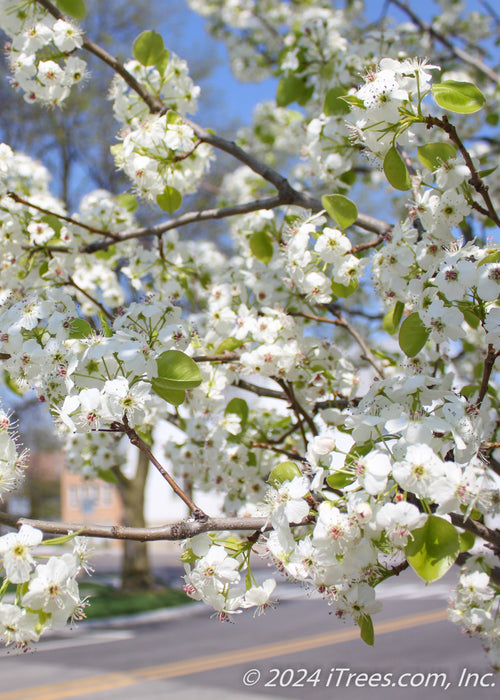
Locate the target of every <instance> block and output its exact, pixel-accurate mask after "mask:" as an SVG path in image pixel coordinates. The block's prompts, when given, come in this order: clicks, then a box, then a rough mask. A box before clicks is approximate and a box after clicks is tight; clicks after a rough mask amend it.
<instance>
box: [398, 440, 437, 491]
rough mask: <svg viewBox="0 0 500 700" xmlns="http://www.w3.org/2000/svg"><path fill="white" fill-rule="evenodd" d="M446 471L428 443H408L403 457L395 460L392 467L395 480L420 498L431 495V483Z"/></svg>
mask: <svg viewBox="0 0 500 700" xmlns="http://www.w3.org/2000/svg"><path fill="white" fill-rule="evenodd" d="M445 473H446V469H445V465H444V462H443V461H442V460H441V459H440V458H439V457H438V455H437V454H436V453H435V452H434V450H433V449H432V448H431V447H429V445H426V444H423V443H419V444H415V445H410V446H409V447H408V449H407V450H406V456H405V459H404V460H402V461H400V462H396V463H395V464H394V465H393V468H392V475H393V478H394V479H395V481H397V483H398V484H399V485H400V486H401V487H402V488H403V489H405V491H411V492H412V493H414V494H416V495H417V496H419V497H420V498H432V497H433V484H434V482H435V481H436V479H438V478H439V477H440V476H444V475H445Z"/></svg>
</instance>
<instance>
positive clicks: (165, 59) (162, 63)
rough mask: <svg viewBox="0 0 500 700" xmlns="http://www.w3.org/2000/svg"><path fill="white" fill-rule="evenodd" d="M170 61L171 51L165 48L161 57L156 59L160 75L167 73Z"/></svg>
mask: <svg viewBox="0 0 500 700" xmlns="http://www.w3.org/2000/svg"><path fill="white" fill-rule="evenodd" d="M169 61H170V51H169V50H168V49H163V52H162V54H161V55H160V57H159V59H158V60H157V61H156V67H157V69H158V71H159V73H160V75H165V71H166V70H167V67H168V64H169Z"/></svg>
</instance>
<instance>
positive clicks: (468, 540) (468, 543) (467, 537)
mask: <svg viewBox="0 0 500 700" xmlns="http://www.w3.org/2000/svg"><path fill="white" fill-rule="evenodd" d="M458 537H459V540H460V551H461V552H468V551H469V549H472V547H473V546H474V543H475V541H476V538H475V537H474V535H473V534H472V532H467V530H465V531H464V532H461V533H460V534H459V535H458Z"/></svg>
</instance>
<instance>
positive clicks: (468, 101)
mask: <svg viewBox="0 0 500 700" xmlns="http://www.w3.org/2000/svg"><path fill="white" fill-rule="evenodd" d="M432 94H433V96H434V99H435V100H436V102H437V103H438V105H439V106H440V107H443V109H448V110H449V111H450V112H459V113H460V114H471V113H472V112H478V111H479V110H480V109H481V108H482V107H483V105H484V103H485V102H486V99H485V97H484V95H483V93H482V92H481V90H479V88H477V87H476V86H475V85H474V84H473V83H463V82H460V81H458V80H445V81H443V82H442V83H436V84H435V85H433V86H432Z"/></svg>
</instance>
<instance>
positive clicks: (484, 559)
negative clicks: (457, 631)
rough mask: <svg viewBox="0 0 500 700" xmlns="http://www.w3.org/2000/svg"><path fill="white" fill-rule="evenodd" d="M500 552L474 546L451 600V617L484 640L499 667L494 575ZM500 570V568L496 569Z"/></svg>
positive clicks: (498, 597)
mask: <svg viewBox="0 0 500 700" xmlns="http://www.w3.org/2000/svg"><path fill="white" fill-rule="evenodd" d="M495 567H498V556H494V554H493V553H492V551H491V550H490V549H488V548H486V547H481V548H475V549H474V550H473V552H472V553H471V556H470V557H469V558H468V559H467V562H466V564H465V565H464V566H463V567H462V570H461V572H460V579H459V582H458V585H457V586H456V588H455V589H454V590H453V591H452V595H451V598H450V601H449V610H450V619H451V620H452V621H453V622H455V624H457V625H459V626H460V627H461V628H462V630H463V631H464V632H466V633H467V634H469V635H470V636H472V637H479V639H481V641H482V642H483V644H484V646H485V648H486V650H487V651H488V657H489V660H490V662H491V665H492V666H493V668H494V669H495V670H496V671H500V630H499V627H498V617H499V615H500V585H499V582H498V578H497V579H496V580H495V579H494V578H493V576H492V575H491V572H492V570H493V569H494V568H495ZM497 571H498V569H497Z"/></svg>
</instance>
